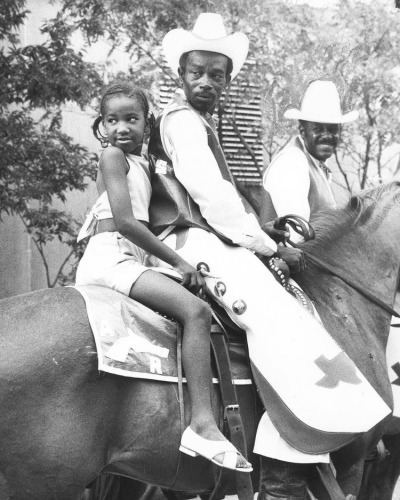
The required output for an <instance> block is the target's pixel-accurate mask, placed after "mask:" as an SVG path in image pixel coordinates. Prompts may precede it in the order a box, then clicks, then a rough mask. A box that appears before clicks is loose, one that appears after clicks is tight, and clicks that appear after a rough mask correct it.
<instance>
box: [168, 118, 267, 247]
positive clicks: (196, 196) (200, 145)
mask: <svg viewBox="0 0 400 500" xmlns="http://www.w3.org/2000/svg"><path fill="white" fill-rule="evenodd" d="M204 119H205V117H204V118H201V115H200V114H199V113H198V112H196V111H195V110H191V109H183V110H179V111H176V112H173V113H170V114H168V115H167V116H166V118H165V123H164V128H163V130H164V137H163V139H164V144H165V146H166V151H167V152H168V154H169V155H170V157H171V159H172V162H173V165H174V172H175V175H176V177H177V179H178V180H179V181H180V182H181V183H182V185H183V186H184V187H185V189H186V190H187V192H188V193H189V194H190V196H191V197H192V198H193V200H194V201H195V203H196V204H197V205H198V206H199V208H200V211H201V214H202V215H203V217H204V218H205V219H206V220H207V222H208V223H209V224H210V226H211V227H213V228H214V229H215V230H216V231H218V232H220V233H222V234H223V235H224V236H226V237H228V238H229V239H230V240H231V241H232V242H233V243H236V244H237V245H239V246H242V247H245V248H248V249H249V250H252V251H254V252H257V253H260V254H262V255H266V256H270V255H272V254H273V253H275V252H276V249H277V246H276V243H275V242H274V241H273V240H272V239H271V238H270V237H269V236H268V235H267V234H266V233H264V231H263V230H262V229H261V227H260V225H259V223H258V221H257V219H256V218H255V216H254V215H253V214H248V213H247V212H246V211H245V209H244V206H243V203H242V201H241V200H240V197H239V195H238V194H237V191H236V189H235V187H234V186H233V185H232V184H231V183H230V182H229V181H226V180H224V179H223V178H222V175H221V172H220V170H219V167H218V164H217V162H216V160H215V157H214V155H213V153H212V151H211V149H210V148H209V146H208V140H207V131H206V127H205V124H204V123H203V121H202V120H204ZM207 119H208V120H209V119H210V117H209V116H208V117H207Z"/></svg>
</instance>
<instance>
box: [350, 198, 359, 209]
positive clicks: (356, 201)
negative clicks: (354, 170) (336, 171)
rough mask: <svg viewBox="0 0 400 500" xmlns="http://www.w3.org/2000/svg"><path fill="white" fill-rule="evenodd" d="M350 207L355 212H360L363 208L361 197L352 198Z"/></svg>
mask: <svg viewBox="0 0 400 500" xmlns="http://www.w3.org/2000/svg"><path fill="white" fill-rule="evenodd" d="M349 205H350V207H351V208H352V209H353V210H360V208H361V199H360V197H359V196H352V197H351V198H350V202H349Z"/></svg>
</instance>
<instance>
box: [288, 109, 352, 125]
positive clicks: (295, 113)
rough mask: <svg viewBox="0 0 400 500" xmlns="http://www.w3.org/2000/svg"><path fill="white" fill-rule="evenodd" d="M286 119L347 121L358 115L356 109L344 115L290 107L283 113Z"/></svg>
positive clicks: (325, 121) (326, 121)
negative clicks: (309, 111) (305, 110)
mask: <svg viewBox="0 0 400 500" xmlns="http://www.w3.org/2000/svg"><path fill="white" fill-rule="evenodd" d="M283 116H284V117H285V118H287V119H288V120H305V121H307V122H316V123H349V122H352V121H354V120H356V119H357V118H358V116H359V113H358V111H350V112H349V113H345V114H344V115H336V116H333V115H330V116H328V115H320V114H317V113H306V112H305V113H304V112H302V111H301V110H300V109H295V108H291V109H288V110H287V111H285V113H284V114H283Z"/></svg>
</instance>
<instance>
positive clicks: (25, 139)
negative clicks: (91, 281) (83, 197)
mask: <svg viewBox="0 0 400 500" xmlns="http://www.w3.org/2000/svg"><path fill="white" fill-rule="evenodd" d="M24 6H25V2H24V1H18V2H14V1H12V0H10V1H9V0H7V1H6V2H5V5H3V9H2V15H1V16H0V36H1V38H2V40H3V41H5V42H6V46H5V47H3V48H2V49H1V51H0V64H1V66H2V68H4V71H3V72H2V73H1V76H0V108H1V110H2V115H1V117H0V130H1V133H0V134H1V135H0V137H1V141H0V207H1V212H0V216H1V213H7V214H12V215H18V216H19V217H20V218H21V220H22V222H23V224H24V226H25V228H26V230H27V232H28V233H29V235H30V236H31V238H32V241H33V242H34V244H35V246H36V248H37V249H38V251H39V254H40V256H41V258H42V261H43V264H44V266H45V271H46V279H47V285H48V286H49V287H51V286H54V285H55V284H56V283H57V282H63V280H65V279H66V277H67V273H66V271H65V267H66V264H67V263H69V264H71V263H72V264H73V263H74V262H76V261H77V259H78V258H79V257H80V255H81V253H82V244H81V245H77V244H76V231H77V227H78V225H79V223H78V221H76V220H74V219H73V218H72V216H71V215H70V214H68V213H67V212H65V211H64V210H57V209H55V208H53V207H52V204H53V201H54V199H58V200H60V201H61V202H64V201H65V199H66V193H67V192H68V191H70V190H72V189H78V190H83V189H85V188H86V186H87V182H88V180H89V179H92V178H93V176H94V167H95V163H94V158H93V155H90V154H89V153H88V151H87V150H86V148H84V147H82V146H80V145H79V144H74V143H73V141H72V139H71V138H70V137H68V136H66V135H65V134H64V133H63V132H62V130H61V111H60V105H61V104H63V103H65V102H67V101H72V102H75V103H77V104H78V105H80V106H81V107H82V106H84V105H85V104H87V103H88V102H90V99H91V97H92V96H93V92H96V90H97V89H98V88H99V86H100V85H101V83H102V82H101V79H100V76H99V75H98V73H97V72H96V71H95V69H94V67H93V66H92V65H90V64H87V63H84V62H83V60H82V54H79V53H78V54H77V53H75V52H74V51H73V49H72V48H71V47H70V46H69V38H70V35H71V33H72V28H68V26H66V25H62V26H59V25H57V24H56V23H55V24H53V25H48V26H44V28H43V31H44V32H47V33H48V35H49V40H48V41H47V42H46V43H44V44H43V45H37V46H27V47H21V46H20V45H19V39H18V35H17V33H16V31H15V30H16V29H18V28H19V27H20V26H21V24H22V23H23V22H24V19H25V17H26V14H27V11H26V10H24ZM33 112H35V116H37V115H39V118H36V119H35V118H33V116H34V115H33ZM56 238H57V239H58V240H59V241H60V242H63V243H65V244H66V245H67V246H68V247H69V251H68V254H67V257H66V258H65V260H64V262H63V263H62V264H61V266H60V268H59V269H58V271H57V272H56V275H55V276H54V277H51V276H50V271H49V266H48V261H47V257H46V251H45V246H46V243H48V242H50V241H53V240H54V239H56Z"/></svg>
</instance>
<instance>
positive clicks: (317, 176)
mask: <svg viewBox="0 0 400 500" xmlns="http://www.w3.org/2000/svg"><path fill="white" fill-rule="evenodd" d="M293 146H294V147H296V148H298V149H300V150H301V151H302V152H303V153H304V155H305V157H306V158H307V162H308V165H309V175H310V190H309V192H308V203H309V205H310V222H312V220H313V218H314V217H315V216H316V215H317V214H318V213H319V212H320V211H321V210H325V209H327V208H336V202H335V198H334V196H333V192H332V189H330V187H329V186H328V184H327V182H326V180H325V179H324V178H323V176H324V173H322V172H321V170H320V169H319V168H318V167H317V166H316V165H315V163H314V161H313V160H312V158H311V157H310V155H309V153H308V152H307V151H306V150H305V148H304V146H303V144H302V143H301V141H300V139H299V137H297V136H296V137H295V138H294V139H292V140H291V141H290V142H289V144H288V145H287V146H285V147H284V148H283V149H282V150H281V151H280V152H279V153H278V154H277V155H276V156H275V157H274V158H273V159H272V162H271V163H270V166H269V167H268V168H270V167H271V166H272V164H273V163H274V161H276V160H277V159H278V158H279V157H280V156H281V155H282V154H284V153H285V149H286V148H289V147H293ZM265 203H266V214H267V220H273V219H276V218H277V217H278V215H277V213H276V210H275V207H274V204H273V203H272V199H271V196H270V194H269V193H268V191H266V196H265ZM280 215H287V214H280Z"/></svg>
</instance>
